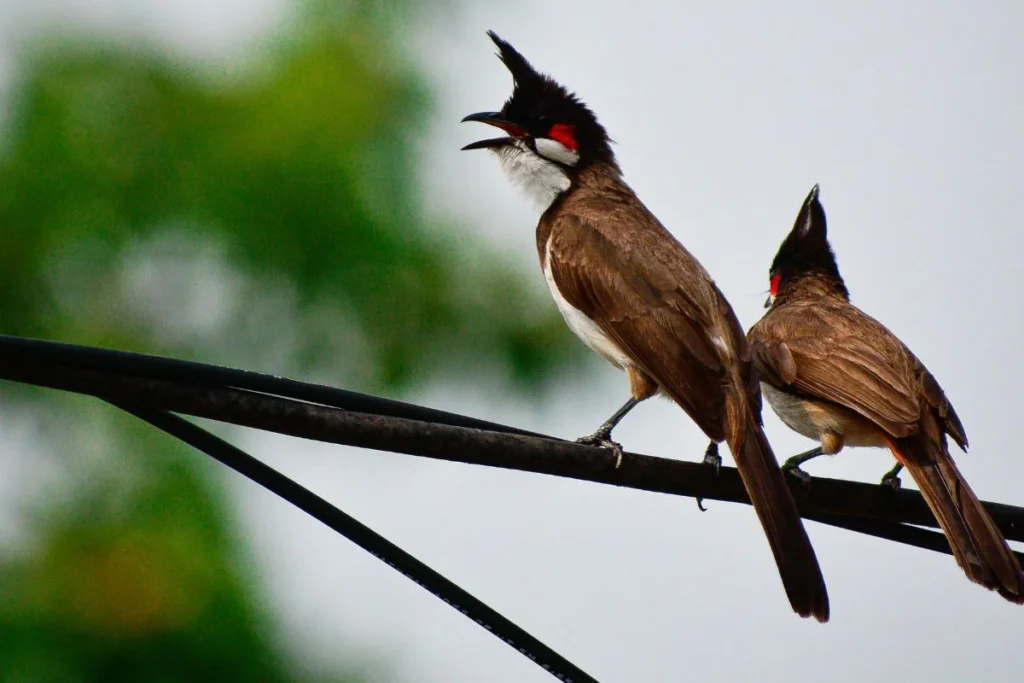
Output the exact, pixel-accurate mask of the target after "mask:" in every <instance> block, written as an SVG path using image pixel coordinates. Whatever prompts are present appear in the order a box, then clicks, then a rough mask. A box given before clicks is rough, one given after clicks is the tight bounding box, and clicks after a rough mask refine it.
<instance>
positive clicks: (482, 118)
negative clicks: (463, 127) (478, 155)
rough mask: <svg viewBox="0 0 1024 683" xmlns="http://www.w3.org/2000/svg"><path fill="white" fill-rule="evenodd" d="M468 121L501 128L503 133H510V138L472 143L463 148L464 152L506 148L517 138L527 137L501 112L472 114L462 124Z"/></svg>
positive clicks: (524, 132)
mask: <svg viewBox="0 0 1024 683" xmlns="http://www.w3.org/2000/svg"><path fill="white" fill-rule="evenodd" d="M466 121H479V122H480V123H486V124H488V125H491V126H495V127H497V128H501V129H502V130H503V131H505V132H506V133H508V136H505V137H500V138H489V139H487V140H479V141H477V142H471V143H469V144H468V145H466V146H465V147H463V148H462V149H464V150H467V149H494V148H496V147H504V146H505V145H507V144H510V143H511V142H512V140H513V139H515V138H522V137H526V131H525V130H523V129H522V128H520V127H519V126H518V125H516V124H514V123H512V122H511V121H509V120H508V119H506V118H505V117H504V116H503V115H502V113H501V112H500V111H482V112H478V113H476V114H470V115H469V116H467V117H465V118H464V119H462V123H465V122H466Z"/></svg>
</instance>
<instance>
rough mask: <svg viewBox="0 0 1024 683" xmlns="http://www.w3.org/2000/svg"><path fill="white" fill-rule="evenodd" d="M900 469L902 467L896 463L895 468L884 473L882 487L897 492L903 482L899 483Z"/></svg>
mask: <svg viewBox="0 0 1024 683" xmlns="http://www.w3.org/2000/svg"><path fill="white" fill-rule="evenodd" d="M902 469H903V465H902V464H900V463H896V466H895V467H893V468H892V469H891V470H889V471H888V472H886V473H885V476H884V477H882V486H889V487H891V488H892V490H894V491H898V490H899V489H900V487H901V486H902V485H903V482H901V481H900V478H899V473H900V471H901V470H902Z"/></svg>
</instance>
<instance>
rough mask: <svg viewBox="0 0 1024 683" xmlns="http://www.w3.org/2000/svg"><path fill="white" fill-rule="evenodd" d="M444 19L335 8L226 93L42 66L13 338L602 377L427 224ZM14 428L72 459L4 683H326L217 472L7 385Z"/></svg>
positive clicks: (10, 567)
mask: <svg viewBox="0 0 1024 683" xmlns="http://www.w3.org/2000/svg"><path fill="white" fill-rule="evenodd" d="M426 11H431V5H429V4H426V5H413V4H411V3H400V2H394V3H390V4H389V5H387V6H385V5H384V4H382V3H379V2H366V1H360V2H346V3H328V2H322V3H310V4H308V5H304V6H303V9H302V11H301V12H300V13H299V16H298V17H297V18H296V19H295V20H294V21H293V22H292V23H291V24H290V26H289V27H287V30H282V32H280V33H279V34H277V35H273V36H270V37H268V38H267V39H266V41H265V42H264V44H263V46H262V48H261V50H260V51H258V52H257V53H256V54H251V55H249V56H248V57H246V58H245V59H243V60H239V61H237V62H231V63H224V62H221V63H219V65H218V66H217V67H216V68H214V67H211V66H210V65H208V64H200V63H197V62H193V61H188V60H185V59H183V58H180V57H175V56H174V55H168V54H166V53H161V52H159V51H156V50H154V49H150V48H149V47H147V46H146V45H141V44H129V43H110V42H107V43H104V42H98V41H95V40H85V39H81V38H71V37H69V36H61V37H52V36H51V37H49V38H46V39H44V40H39V41H37V42H36V44H35V47H34V48H33V49H32V50H30V51H29V52H28V53H27V54H26V55H24V58H23V59H22V61H21V64H20V71H19V74H18V77H17V82H16V84H15V88H14V89H13V95H12V97H11V99H10V100H8V101H7V102H6V103H5V104H6V106H7V108H8V111H7V118H6V124H7V125H6V128H5V129H4V130H2V131H0V226H2V228H0V332H2V333H5V334H16V335H24V336H34V337H43V338H51V339H59V340H62V341H71V342H77V343H83V344H94V345H100V346H108V347H115V348H123V349H135V350H142V351H146V352H151V353H162V354H167V355H174V356H178V357H192V358H197V359H200V360H204V361H207V362H219V363H224V364H229V365H233V366H236V367H249V368H251V369H263V370H269V371H272V372H276V373H281V374H286V373H287V374H294V373H305V374H313V375H315V376H316V377H317V378H318V379H320V380H321V381H323V380H326V379H330V380H335V381H339V382H343V383H344V384H345V385H346V386H348V387H353V388H363V389H370V390H378V391H381V390H383V391H398V390H402V389H405V388H408V387H410V386H413V385H414V384H416V383H422V382H424V381H427V380H436V379H440V378H443V377H444V376H445V373H448V372H453V371H458V372H460V373H461V381H463V382H464V381H465V373H466V372H467V370H469V371H475V370H472V369H473V368H478V369H479V371H480V372H485V371H486V372H491V371H494V370H495V369H497V370H498V371H499V372H503V373H504V376H507V377H509V378H512V379H513V380H516V381H517V383H516V384H515V385H514V387H513V386H510V389H512V388H519V389H536V388H537V387H538V386H540V382H541V380H543V379H544V378H545V377H548V376H550V375H551V373H552V370H553V368H555V367H562V366H564V364H565V362H566V361H567V360H570V359H574V358H578V356H577V355H576V349H577V347H576V346H575V345H573V344H572V343H571V341H570V335H568V334H567V333H566V332H565V330H564V328H563V325H562V323H561V321H560V320H559V319H557V317H556V315H557V314H556V313H554V307H552V306H550V305H549V304H548V303H547V302H545V301H544V298H543V297H544V294H543V293H542V292H541V291H540V288H539V286H538V285H537V284H535V282H536V277H535V274H534V273H525V274H524V273H522V272H520V270H519V268H518V267H516V266H513V265H512V264H511V262H509V261H507V260H506V259H504V258H503V257H502V255H501V254H499V253H497V252H495V251H494V250H492V249H489V248H486V247H485V246H483V243H481V242H479V241H477V240H475V239H473V238H471V237H469V236H468V235H471V232H470V231H465V230H455V229H452V226H451V225H449V224H450V222H451V221H450V220H448V219H445V218H444V217H437V216H428V215H426V213H425V211H424V208H423V201H422V197H421V192H420V188H419V185H418V182H417V174H418V173H419V165H420V158H419V149H420V146H421V143H422V139H421V138H422V136H423V133H424V131H425V130H426V127H427V123H428V117H429V113H430V99H429V96H428V93H427V92H426V89H425V86H424V80H423V76H422V74H421V73H420V72H419V71H418V69H417V68H416V66H415V65H416V59H415V56H413V55H409V54H407V53H405V52H404V50H403V43H404V41H403V38H406V37H407V31H408V28H409V26H410V25H411V21H410V17H411V16H414V14H415V13H416V12H426ZM0 414H3V415H6V416H7V418H8V419H12V418H11V416H13V415H17V414H31V415H33V418H32V419H33V420H35V421H36V426H37V428H38V429H37V432H38V433H37V439H36V443H35V444H34V446H33V448H36V447H38V449H39V451H40V452H43V451H45V450H47V449H50V450H53V451H55V452H57V453H58V454H59V455H60V456H62V457H64V458H66V460H64V461H63V465H62V466H63V468H64V470H65V475H66V476H65V477H64V484H63V485H62V486H61V487H58V488H59V492H60V495H57V493H55V491H54V490H47V491H40V492H38V495H36V496H34V497H31V498H32V501H31V504H30V506H29V509H28V513H27V518H28V519H31V520H32V523H28V522H26V523H25V525H24V526H25V527H26V529H27V532H28V536H29V538H30V541H29V542H28V543H27V544H26V548H27V550H26V549H23V550H22V551H19V552H5V551H0V680H3V681H25V682H33V683H35V682H37V681H39V682H43V681H85V682H91V681H96V682H99V681H104V682H107V681H161V682H163V681H168V682H170V681H204V680H210V681H213V680H217V681H220V680H232V681H270V682H274V681H298V680H305V679H307V678H308V674H304V673H302V672H298V671H296V670H295V669H296V667H295V666H294V663H291V660H289V659H288V657H287V656H284V655H283V654H282V653H281V652H279V649H280V648H281V647H282V646H281V645H279V644H278V642H279V641H278V636H277V634H276V633H275V631H274V629H273V627H272V624H273V619H272V617H271V616H270V611H269V610H268V609H267V607H266V605H265V604H264V602H265V598H264V597H263V594H262V591H261V588H260V585H259V577H258V576H257V575H256V574H255V572H253V571H252V570H251V568H250V564H251V562H250V558H249V557H248V555H247V549H246V546H245V544H244V543H241V542H240V541H239V540H238V538H237V531H236V529H235V528H234V526H233V524H232V523H231V522H230V521H229V516H228V515H227V514H226V510H225V509H224V505H225V504H224V503H223V502H221V493H220V486H219V485H218V481H219V480H218V479H217V478H215V477H211V474H210V473H211V472H214V471H216V470H215V469H214V468H213V467H212V466H211V465H209V464H208V463H205V462H202V461H201V459H200V457H199V456H197V455H196V454H194V453H190V452H188V451H187V450H186V449H185V448H184V447H182V446H179V445H176V444H174V443H172V441H171V440H170V439H169V438H167V437H164V436H162V435H159V434H156V433H155V432H154V431H152V430H150V429H148V428H145V427H143V426H140V425H136V424H134V423H133V422H132V420H131V419H130V418H127V417H124V416H117V415H116V414H114V413H113V412H112V411H111V410H110V409H109V408H105V407H103V406H100V405H97V404H95V403H94V402H92V401H88V400H86V399H75V398H67V397H55V396H53V395H52V394H51V393H49V392H42V391H31V390H21V389H17V388H16V387H14V386H12V385H10V384H3V385H2V390H0ZM0 448H2V445H0ZM86 454H90V455H89V457H85V456H86ZM58 460H59V458H58ZM25 485H26V487H28V488H31V486H32V482H26V483H25ZM338 676H342V674H338ZM342 678H344V680H346V681H353V680H356V678H354V677H353V676H352V675H350V674H347V675H344V676H342ZM317 679H318V680H341V678H333V679H331V678H326V679H325V677H324V676H322V675H320V676H317ZM360 680H361V679H360Z"/></svg>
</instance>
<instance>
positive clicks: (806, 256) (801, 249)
mask: <svg viewBox="0 0 1024 683" xmlns="http://www.w3.org/2000/svg"><path fill="white" fill-rule="evenodd" d="M805 276H815V277H818V278H819V279H822V278H823V279H824V280H826V281H828V283H829V286H830V288H831V289H832V290H833V291H836V292H838V293H840V294H841V295H842V296H844V297H847V298H848V297H849V292H848V291H847V289H846V284H845V283H844V282H843V278H842V276H841V275H840V274H839V266H838V265H837V264H836V256H835V254H834V253H833V252H832V246H831V245H830V244H829V243H828V234H827V225H826V221H825V209H824V208H823V207H822V206H821V202H820V201H819V200H818V186H817V185H815V186H814V187H812V188H811V191H810V193H809V194H808V195H807V198H806V199H805V200H804V204H803V206H801V207H800V213H799V214H797V217H796V222H795V223H794V224H793V229H792V230H790V232H789V235H787V236H786V239H785V240H783V242H782V246H780V247H779V251H778V253H777V254H775V260H774V261H772V267H771V269H770V270H769V271H768V277H769V282H770V283H771V294H770V295H769V297H768V302H767V303H766V304H765V308H767V307H768V306H770V305H771V303H772V301H773V300H774V299H775V297H776V296H778V295H779V292H780V291H784V290H785V289H786V287H787V286H788V285H791V284H792V283H794V282H796V281H797V280H799V279H801V278H803V277H805Z"/></svg>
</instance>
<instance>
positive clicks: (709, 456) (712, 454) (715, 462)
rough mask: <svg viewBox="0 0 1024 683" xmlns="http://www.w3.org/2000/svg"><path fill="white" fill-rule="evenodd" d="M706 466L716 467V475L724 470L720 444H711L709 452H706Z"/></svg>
mask: <svg viewBox="0 0 1024 683" xmlns="http://www.w3.org/2000/svg"><path fill="white" fill-rule="evenodd" d="M704 464H705V465H710V466H712V467H714V468H715V474H718V473H719V472H720V471H721V469H722V456H720V455H719V454H718V444H717V443H715V442H714V441H712V442H711V443H709V444H708V448H707V450H706V451H704Z"/></svg>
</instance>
